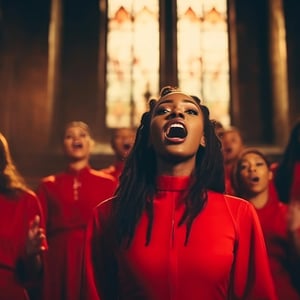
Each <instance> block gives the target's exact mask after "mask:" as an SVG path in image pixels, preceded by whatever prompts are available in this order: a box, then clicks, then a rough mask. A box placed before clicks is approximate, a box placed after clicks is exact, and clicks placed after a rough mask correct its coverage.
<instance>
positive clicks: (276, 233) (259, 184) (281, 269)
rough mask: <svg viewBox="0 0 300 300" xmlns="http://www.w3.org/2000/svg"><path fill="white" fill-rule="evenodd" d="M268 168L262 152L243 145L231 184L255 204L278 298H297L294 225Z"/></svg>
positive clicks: (243, 196) (299, 297) (239, 193)
mask: <svg viewBox="0 0 300 300" xmlns="http://www.w3.org/2000/svg"><path fill="white" fill-rule="evenodd" d="M272 176H273V173H272V170H271V169H270V163H269V161H268V160H267V158H266V156H265V155H264V154H263V153H261V152H260V151H258V150H257V149H253V148H247V149H245V150H244V151H243V152H242V153H241V154H240V157H239V158H238V160H237V162H236V165H235V166H234V168H233V180H232V183H233V187H234V190H235V191H236V193H237V195H238V196H240V197H242V198H244V199H246V200H248V201H249V202H250V203H251V204H253V206H254V207H255V209H256V211H257V214H258V217H259V220H260V223H261V226H262V230H263V233H264V237H265V241H266V246H267V251H268V256H269V261H270V267H271V273H272V275H273V279H274V283H275V288H276V291H277V294H278V299H282V300H286V299H289V300H298V299H300V293H299V292H298V291H297V287H296V286H295V285H294V280H293V271H292V270H293V264H294V263H295V262H296V261H297V260H294V261H293V260H292V258H293V254H294V253H295V250H296V249H295V248H294V247H295V244H296V243H295V242H297V241H293V240H291V237H292V236H295V235H294V231H297V228H295V227H294V226H290V225H291V224H292V222H291V221H292V220H290V222H288V219H289V217H290V216H289V210H288V206H287V205H286V204H284V203H282V202H280V201H279V200H278V197H275V196H274V194H273V193H272V191H270V184H269V182H270V180H272Z"/></svg>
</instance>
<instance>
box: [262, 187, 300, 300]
mask: <svg viewBox="0 0 300 300" xmlns="http://www.w3.org/2000/svg"><path fill="white" fill-rule="evenodd" d="M272 195H273V191H272V190H271V191H270V196H269V200H268V202H267V204H266V205H265V206H264V207H262V208H260V209H256V211H257V214H258V218H259V220H260V224H261V227H262V230H263V233H264V237H265V242H266V246H267V251H268V256H269V261H270V268H271V272H272V275H273V279H274V283H275V288H276V291H277V294H278V298H279V299H282V300H287V299H288V300H296V299H297V300H300V295H299V294H298V292H297V291H296V289H295V288H294V287H293V285H292V279H291V269H290V268H291V266H290V263H291V254H292V253H293V249H292V248H291V247H292V245H291V242H290V238H289V234H288V228H287V213H288V206H287V205H286V204H284V203H281V202H279V200H278V198H277V197H275V198H272Z"/></svg>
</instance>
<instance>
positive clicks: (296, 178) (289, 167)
mask: <svg viewBox="0 0 300 300" xmlns="http://www.w3.org/2000/svg"><path fill="white" fill-rule="evenodd" d="M273 171H274V173H275V176H274V185H275V189H276V191H277V193H278V195H279V198H280V200H281V201H283V202H284V203H290V202H291V201H296V200H297V201H299V202H300V120H299V121H298V122H296V124H295V125H294V127H293V128H292V130H291V133H290V136H289V140H288V143H287V145H286V148H285V149H284V151H283V155H282V159H281V160H280V162H279V163H278V164H273Z"/></svg>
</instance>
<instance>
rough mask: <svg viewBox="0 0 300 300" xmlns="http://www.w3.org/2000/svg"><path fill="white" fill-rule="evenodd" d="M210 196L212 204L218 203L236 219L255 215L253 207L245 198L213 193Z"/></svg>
mask: <svg viewBox="0 0 300 300" xmlns="http://www.w3.org/2000/svg"><path fill="white" fill-rule="evenodd" d="M208 196H209V201H210V202H214V203H216V204H217V203H218V206H219V207H221V208H222V209H223V208H224V209H225V210H227V212H228V213H229V214H230V215H231V217H233V218H234V219H238V218H240V217H241V216H246V215H249V216H251V215H253V214H255V209H254V207H253V205H252V204H251V203H249V202H248V201H247V200H245V199H243V198H240V197H236V196H232V195H228V194H221V193H216V192H211V191H210V192H209V193H208Z"/></svg>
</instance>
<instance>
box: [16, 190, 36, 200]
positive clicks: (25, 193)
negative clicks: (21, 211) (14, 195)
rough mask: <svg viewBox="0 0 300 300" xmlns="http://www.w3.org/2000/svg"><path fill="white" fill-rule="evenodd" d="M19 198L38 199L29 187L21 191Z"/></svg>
mask: <svg viewBox="0 0 300 300" xmlns="http://www.w3.org/2000/svg"><path fill="white" fill-rule="evenodd" d="M20 195H21V198H24V199H26V200H27V201H34V202H36V201H38V197H37V195H36V193H35V192H34V191H33V190H31V189H26V190H22V192H21V194H20Z"/></svg>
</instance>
